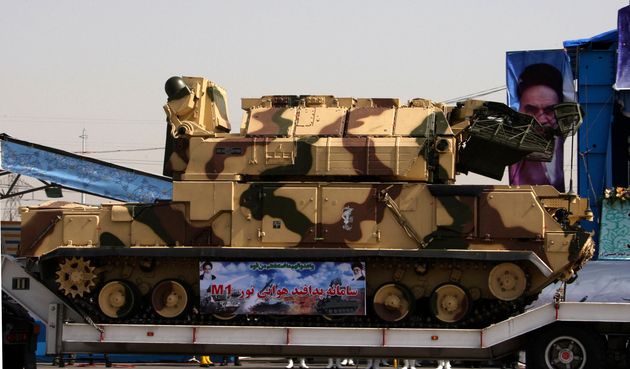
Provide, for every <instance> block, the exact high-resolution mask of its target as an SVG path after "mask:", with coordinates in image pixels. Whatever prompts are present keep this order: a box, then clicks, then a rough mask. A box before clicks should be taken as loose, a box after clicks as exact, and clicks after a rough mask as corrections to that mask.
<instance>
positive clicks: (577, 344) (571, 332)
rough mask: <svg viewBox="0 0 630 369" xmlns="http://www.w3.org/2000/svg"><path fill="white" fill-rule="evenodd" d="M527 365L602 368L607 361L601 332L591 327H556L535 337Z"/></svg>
mask: <svg viewBox="0 0 630 369" xmlns="http://www.w3.org/2000/svg"><path fill="white" fill-rule="evenodd" d="M532 341H533V343H532V344H531V346H530V347H528V348H527V366H528V367H529V366H530V365H531V366H532V367H533V368H547V369H598V368H603V365H604V364H605V362H606V356H605V355H604V345H603V341H602V340H601V338H600V336H599V334H598V333H596V332H594V331H593V330H591V329H588V328H581V327H576V326H568V325H555V326H553V327H551V328H550V329H548V330H546V331H544V332H543V333H542V335H540V336H534V337H532Z"/></svg>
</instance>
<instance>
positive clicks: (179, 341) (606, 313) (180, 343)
mask: <svg viewBox="0 0 630 369" xmlns="http://www.w3.org/2000/svg"><path fill="white" fill-rule="evenodd" d="M2 267H3V270H2V288H3V289H4V290H5V292H7V293H8V294H9V295H10V296H11V297H13V298H14V299H16V300H17V301H18V302H20V303H21V304H22V305H24V306H25V308H27V309H29V311H31V312H33V313H34V314H35V315H36V316H37V317H39V318H40V319H41V320H42V321H44V322H45V323H46V326H47V337H46V342H47V343H46V345H47V353H48V354H51V355H61V354H64V353H125V354H140V353H144V354H151V353H156V354H157V353H159V354H191V355H194V354H199V353H200V352H212V353H213V354H232V355H233V354H237V355H251V356H285V357H292V356H332V357H400V358H405V357H407V358H427V359H438V358H448V359H461V360H481V361H485V360H496V359H501V358H504V357H510V356H511V355H515V354H516V353H517V352H519V351H522V350H526V351H527V362H528V368H598V367H607V368H613V367H620V368H628V363H630V361H629V356H630V352H629V350H630V349H629V348H628V340H629V338H630V303H623V302H621V303H620V302H552V303H547V304H544V305H542V306H539V307H537V308H533V309H530V310H528V311H526V312H524V313H522V314H520V315H518V316H515V317H512V318H509V319H507V320H504V321H501V322H499V323H496V324H493V325H491V326H489V327H486V328H482V329H430V328H427V329H418V328H347V327H344V328H335V327H283V326H265V327H260V326H198V325H153V324H142V325H130V324H94V323H93V322H91V321H90V320H89V318H88V319H86V318H85V317H82V316H81V315H80V314H79V313H78V312H76V311H73V310H71V309H69V308H68V307H67V306H65V305H64V304H63V303H62V302H61V301H59V300H58V299H57V298H56V297H55V296H54V294H52V292H49V296H48V295H47V293H46V291H45V290H46V287H44V286H43V285H41V284H40V283H39V282H38V281H37V280H36V279H35V278H33V277H31V276H29V275H28V274H27V273H26V272H25V271H24V270H23V269H22V268H21V267H20V266H19V264H18V263H17V262H16V260H15V259H13V258H11V257H6V256H3V258H2ZM27 279H28V282H26V280H27ZM25 285H28V289H25V288H24V286H25ZM16 287H17V288H16ZM48 300H50V301H49V303H48V304H47V303H46V302H47V301H48ZM615 365H618V366H615Z"/></svg>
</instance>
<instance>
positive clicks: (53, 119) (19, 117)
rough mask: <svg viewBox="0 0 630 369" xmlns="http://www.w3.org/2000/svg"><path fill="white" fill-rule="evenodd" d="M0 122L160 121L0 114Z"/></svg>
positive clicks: (157, 122) (131, 122) (114, 122)
mask: <svg viewBox="0 0 630 369" xmlns="http://www.w3.org/2000/svg"><path fill="white" fill-rule="evenodd" d="M0 120H5V121H20V122H25V121H26V122H31V123H46V122H55V123H59V122H62V123H69V124H85V123H86V122H95V123H97V122H105V123H108V124H152V125H154V124H159V123H161V122H162V120H159V119H128V118H94V117H90V118H84V117H55V116H38V115H13V114H2V115H0Z"/></svg>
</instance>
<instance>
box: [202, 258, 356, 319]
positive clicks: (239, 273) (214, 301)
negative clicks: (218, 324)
mask: <svg viewBox="0 0 630 369" xmlns="http://www.w3.org/2000/svg"><path fill="white" fill-rule="evenodd" d="M199 292H200V293H199V296H200V298H201V302H200V307H201V313H202V314H219V315H232V314H247V315H268V314H269V315H365V264H364V263H361V262H354V263H349V262H301V261H290V262H289V261H276V262H257V261H246V262H226V261H210V260H204V261H201V262H199Z"/></svg>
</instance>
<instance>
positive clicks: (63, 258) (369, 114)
mask: <svg viewBox="0 0 630 369" xmlns="http://www.w3.org/2000/svg"><path fill="white" fill-rule="evenodd" d="M168 83H171V85H170V86H171V88H170V91H171V93H170V94H169V101H168V102H167V104H166V105H165V106H164V110H165V112H166V115H167V120H168V137H167V142H166V158H165V165H164V173H165V174H166V175H169V176H171V177H172V178H173V196H172V201H164V202H157V203H152V204H131V203H110V204H103V205H101V206H98V207H91V206H82V205H76V204H65V205H63V204H46V205H42V206H38V207H26V208H23V209H22V241H21V248H20V251H19V252H20V256H24V257H32V258H40V260H41V261H42V262H41V267H40V269H41V273H42V275H48V276H49V278H50V279H51V280H54V281H55V282H56V284H54V285H55V286H56V288H59V289H60V293H62V294H64V295H66V298H68V299H75V300H79V302H78V305H79V308H81V307H82V306H83V308H85V305H88V304H87V303H86V302H85V301H86V300H87V299H89V297H90V296H92V295H94V294H97V293H98V291H99V289H100V288H101V287H102V286H103V285H105V284H106V283H108V282H109V281H119V280H124V281H126V282H125V283H128V284H129V285H134V287H133V288H131V287H130V288H128V291H127V293H128V294H133V293H137V294H139V295H138V296H141V295H147V294H150V293H151V291H152V289H153V288H154V286H155V285H156V284H157V283H158V282H159V281H162V280H173V281H179V282H178V283H181V285H182V286H184V287H185V288H186V289H188V291H189V293H190V294H191V296H190V298H189V299H187V300H186V304H187V307H186V309H187V310H186V311H185V312H184V313H183V315H185V314H188V317H189V319H192V320H193V321H196V320H195V318H194V310H195V308H194V297H193V296H194V295H195V292H190V291H195V289H196V288H197V284H198V280H197V276H198V275H197V274H196V273H197V270H196V269H197V266H196V265H198V264H197V263H198V261H199V259H200V258H201V257H210V258H215V259H217V260H320V261H321V260H331V261H336V260H345V261H348V260H361V261H365V262H366V265H367V268H366V269H367V291H368V296H373V297H374V307H375V309H377V310H378V308H379V307H378V306H380V305H379V304H381V302H380V300H379V299H380V297H379V296H380V295H381V292H379V291H389V289H385V290H383V289H382V287H381V286H390V285H392V286H395V287H394V289H396V291H403V292H404V294H403V295H404V296H407V298H408V299H409V300H410V301H412V302H414V303H417V304H421V303H427V304H428V305H429V306H430V308H429V310H431V311H433V314H434V316H435V317H436V318H437V320H438V321H439V322H442V323H461V322H464V320H463V315H467V316H471V315H475V316H474V317H473V318H472V319H469V320H466V322H467V323H466V324H468V325H469V326H470V325H475V324H477V325H479V324H481V325H483V324H487V323H489V322H492V321H495V320H496V319H497V318H499V317H500V316H501V315H500V314H498V315H496V316H487V314H486V313H485V312H484V311H483V308H479V309H478V310H474V309H472V308H469V305H470V306H473V305H478V306H485V305H483V304H481V303H480V302H481V301H484V302H488V301H490V302H492V301H498V302H502V303H505V302H513V301H514V302H516V301H518V302H519V303H518V304H514V305H513V306H512V305H510V307H507V309H508V310H509V309H512V310H518V309H519V308H520V306H522V305H524V304H525V303H526V302H529V301H531V300H532V299H533V298H535V297H536V296H537V295H538V293H539V292H540V291H541V290H542V289H543V288H544V287H545V286H547V285H549V284H550V283H552V282H554V281H556V280H559V279H562V280H567V279H570V278H572V277H573V276H574V273H575V272H576V271H577V270H578V269H580V268H581V266H582V265H583V263H585V262H586V261H587V260H588V259H590V257H591V255H592V253H593V245H592V241H591V238H590V235H589V234H587V233H585V232H583V231H582V230H581V229H580V228H579V226H578V224H577V222H578V221H579V220H583V219H587V218H588V217H589V216H590V212H589V210H588V204H587V201H586V200H585V199H580V198H578V197H577V196H575V195H570V194H561V193H558V191H556V190H555V189H554V188H553V187H551V186H521V187H510V186H490V185H468V186H460V185H454V181H455V176H456V174H457V173H458V172H467V171H475V172H478V173H487V174H488V175H490V176H496V173H497V172H498V171H499V170H500V171H501V173H502V170H503V169H504V168H505V165H508V164H511V163H513V162H515V161H518V160H520V159H521V158H523V157H525V156H527V155H529V154H531V153H532V152H543V153H544V152H549V140H550V139H549V138H546V137H544V136H541V135H538V134H536V133H535V132H534V130H530V129H525V128H527V127H529V125H531V124H534V123H535V120H533V118H530V117H527V116H524V115H522V114H519V113H516V112H512V111H511V110H509V108H507V107H505V106H504V105H502V104H498V103H485V102H480V101H468V102H464V103H462V104H458V105H457V106H456V107H447V106H444V105H441V104H437V103H434V102H431V101H429V100H425V99H413V100H411V101H409V102H408V103H407V104H401V103H400V101H399V100H398V99H393V98H336V97H334V96H329V95H302V96H297V95H281V96H280V95H278V96H263V97H261V98H247V99H243V100H242V108H243V121H242V125H241V129H240V132H239V133H229V130H230V124H229V122H228V120H227V108H226V107H227V104H226V101H227V96H226V93H225V90H224V89H223V88H221V87H220V86H218V85H216V84H215V83H213V82H210V81H208V80H206V79H203V78H195V77H183V78H179V77H174V78H173V79H171V80H169V82H167V90H169V88H168V86H169V85H168ZM173 86H174V87H173ZM180 87H181V88H180ZM566 110H567V108H566V106H564V110H563V111H564V112H565V113H566ZM571 111H579V109H575V110H571ZM577 120H579V119H577ZM523 127H525V128H523ZM515 130H516V131H518V132H525V134H523V135H519V136H518V137H519V138H518V139H516V140H514V139H511V138H510V137H513V136H511V133H510V132H515ZM519 130H520V131H519ZM530 131H531V132H530ZM487 132H491V133H490V134H487ZM505 132H507V133H505ZM504 133H505V134H504ZM552 140H553V138H551V141H552ZM478 147H483V148H484V151H483V152H482V151H479V149H478ZM495 148H496V151H497V152H498V153H501V154H492V153H493V150H494V149H495ZM465 155H468V156H470V157H469V158H467V159H466V158H464V156H465ZM493 155H494V156H495V157H496V158H495V159H496V160H494V161H491V160H493ZM499 156H501V157H499ZM77 260H81V262H78V261H77ZM71 264H72V266H71ZM85 264H89V265H88V266H85ZM57 265H61V266H57ZM77 265H80V266H79V267H77ZM147 265H148V266H147ZM187 268H189V270H187ZM59 269H60V270H61V272H60V271H59ZM506 270H507V271H506ZM55 273H56V274H55ZM503 274H505V275H506V277H503ZM75 279H76V280H77V281H78V282H77V281H74V280H75ZM82 281H85V283H83V282H82ZM50 283H51V285H52V284H53V283H52V282H50ZM92 284H93V285H94V286H92ZM77 285H78V286H77ZM514 285H517V286H518V287H514ZM443 286H449V287H448V288H451V286H456V287H452V288H455V289H456V290H457V291H458V292H453V293H450V294H449V293H448V292H444V291H448V288H446V289H444V287H443ZM387 288H390V287H387ZM441 288H442V289H441ZM134 291H137V292H134ZM510 291H516V292H513V293H512V292H510ZM383 293H385V292H383ZM513 295H514V296H513ZM452 296H455V297H452ZM449 297H452V298H453V299H455V300H457V301H455V307H452V308H451V305H449V302H448V301H450V300H449V299H448V298H449ZM385 299H386V298H385ZM137 300H140V298H139V297H138V298H137ZM377 300H379V301H377ZM81 301H83V302H81ZM134 301H135V300H134ZM190 301H193V302H190ZM440 301H442V302H440ZM114 305H115V304H114ZM462 306H464V307H465V309H464V307H462ZM152 308H153V309H154V310H156V311H157V312H158V315H162V316H165V315H164V314H159V313H160V309H162V308H161V307H159V306H156V305H155V304H154V305H153V306H152ZM395 308H396V307H394V309H395ZM85 309H87V308H85ZM458 309H459V310H458ZM494 309H495V310H496V307H494ZM88 310H89V309H88ZM149 310H150V308H149ZM479 310H481V311H479ZM191 311H192V312H193V313H191ZM422 311H423V310H422V309H421V308H417V314H418V316H421V315H422ZM436 311H437V312H436ZM453 311H455V312H453ZM473 311H474V312H473ZM514 312H515V311H508V312H507V313H506V314H507V315H510V314H513V313H514ZM191 314H192V315H191ZM414 314H416V310H414V311H411V312H410V313H409V316H414ZM449 314H455V315H449ZM457 314H459V315H457ZM484 314H485V315H484ZM106 315H107V314H106ZM183 315H182V316H183ZM377 315H378V314H377ZM405 315H407V314H405ZM460 315H461V316H460ZM191 316H193V317H192V318H190V317H191ZM379 317H381V318H383V316H382V315H379ZM385 320H386V321H389V322H390V323H392V324H393V322H398V318H394V319H391V320H390V319H385ZM401 320H402V319H401ZM412 320H413V318H412ZM421 321H422V319H421V318H418V319H417V321H416V323H413V324H412V325H413V326H423V325H425V323H422V322H421ZM366 324H368V325H369V324H370V323H369V322H368V323H366ZM466 324H465V326H466ZM429 325H430V324H429Z"/></svg>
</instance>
